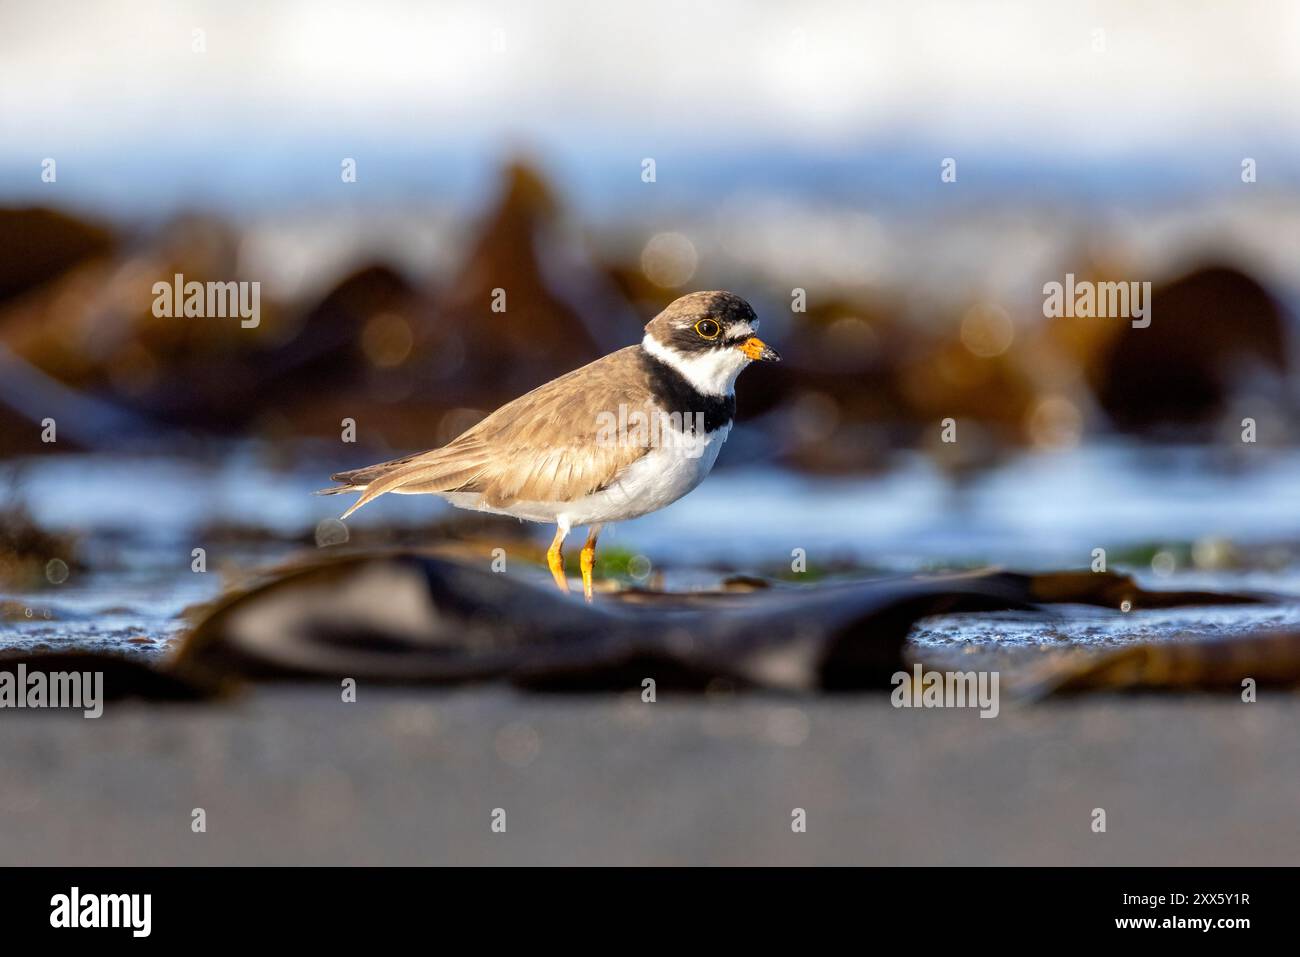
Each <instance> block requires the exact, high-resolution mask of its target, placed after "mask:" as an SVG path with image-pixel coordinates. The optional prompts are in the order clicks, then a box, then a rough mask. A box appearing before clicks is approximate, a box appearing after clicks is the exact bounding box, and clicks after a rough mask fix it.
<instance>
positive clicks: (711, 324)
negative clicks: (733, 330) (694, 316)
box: [695, 319, 722, 339]
mask: <svg viewBox="0 0 1300 957" xmlns="http://www.w3.org/2000/svg"><path fill="white" fill-rule="evenodd" d="M695 331H696V332H697V333H698V334H699V336H700V338H701V339H716V338H718V336H720V335H722V327H721V326H720V325H718V323H717V322H716V321H715V320H713V319H701V320H700V321H699V322H697V323H696V324H695Z"/></svg>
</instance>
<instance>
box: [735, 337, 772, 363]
mask: <svg viewBox="0 0 1300 957" xmlns="http://www.w3.org/2000/svg"><path fill="white" fill-rule="evenodd" d="M736 348H737V349H739V350H740V351H741V352H743V353H744V354H745V358H747V359H749V360H751V361H753V362H759V361H767V362H780V361H781V356H780V355H778V354H777V351H776V350H775V349H773V348H772V347H771V346H769V345H768V344H767V343H766V342H764V341H763V340H762V339H760V338H758V336H750V337H749V338H748V339H746V340H745V341H744V342H742V343H741V344H740V345H738V346H736Z"/></svg>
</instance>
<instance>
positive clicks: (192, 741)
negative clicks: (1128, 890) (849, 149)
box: [0, 686, 1300, 865]
mask: <svg viewBox="0 0 1300 957" xmlns="http://www.w3.org/2000/svg"><path fill="white" fill-rule="evenodd" d="M1298 729H1300V696H1295V695H1286V694H1275V695H1270V694H1269V693H1267V692H1265V693H1264V694H1263V695H1262V699H1261V701H1260V702H1259V703H1256V704H1252V705H1245V704H1241V703H1240V702H1238V701H1237V700H1236V699H1233V698H1208V697H1183V698H1159V699H1157V698H1150V697H1148V698H1100V697H1098V698H1090V699H1087V700H1078V701H1073V702H1063V703H1053V704H1048V705H1038V706H1034V707H1032V708H1027V709H1020V710H1013V709H1011V708H1009V707H1006V706H1004V709H1003V712H1002V714H1001V716H1000V717H998V718H996V719H993V720H986V719H984V720H982V719H980V718H979V717H978V716H977V714H976V713H975V712H953V711H946V712H941V711H929V712H921V711H906V710H895V709H893V708H891V707H890V705H889V703H888V700H887V699H885V698H882V697H878V696H871V697H817V698H812V697H809V698H781V697H773V696H732V697H724V698H721V699H715V698H710V699H707V700H705V699H701V698H687V699H684V700H683V699H681V698H677V699H676V700H674V699H673V697H672V696H669V695H661V696H660V700H659V702H658V703H656V704H642V703H641V702H640V700H639V698H636V697H629V698H619V697H611V696H599V697H579V696H575V697H542V696H530V695H522V694H516V693H514V692H511V691H508V690H503V689H482V690H471V691H454V692H445V691H442V692H439V691H428V690H411V689H402V690H396V689H370V688H366V687H364V686H363V687H362V689H361V692H360V700H359V701H358V703H356V704H343V703H341V702H340V701H339V696H338V692H337V691H336V690H334V689H331V688H325V687H293V688H280V689H271V690H262V691H259V692H257V693H255V694H253V695H250V696H248V697H246V698H244V699H242V700H241V701H239V702H237V703H235V704H230V705H225V706H209V705H204V706H194V707H183V706H168V707H159V706H146V705H140V704H120V705H116V706H112V705H110V706H109V708H108V710H107V711H106V713H105V715H104V717H103V718H101V719H99V720H97V721H87V720H83V719H81V718H74V717H71V716H68V715H65V714H50V713H41V714H32V713H29V712H28V713H19V712H13V711H10V712H5V713H0V765H2V767H3V772H2V773H0V864H4V865H15V864H99V865H107V864H293V863H301V864H348V863H353V864H363V863H364V864H686V863H694V864H777V863H785V864H812V863H837V864H853V863H861V864H982V863H992V864H1030V863H1036V864H1203V865H1227V864H1295V863H1298V862H1300V827H1297V825H1296V813H1297V802H1298V801H1300V730H1298ZM196 807H201V808H204V809H205V811H206V813H207V832H206V833H202V834H196V833H193V832H192V831H191V812H192V810H193V809H194V808H196ZM796 807H799V808H804V809H806V811H807V818H808V828H807V833H804V834H796V833H792V831H791V811H792V809H793V808H796ZM1097 807H1101V808H1105V810H1106V813H1107V832H1106V833H1105V834H1095V833H1093V832H1092V830H1091V829H1090V823H1091V820H1092V817H1091V812H1092V809H1093V808H1097ZM494 808H503V809H504V810H505V812H506V825H507V830H506V833H504V834H496V833H493V832H492V830H491V828H490V824H491V820H492V812H493V809H494Z"/></svg>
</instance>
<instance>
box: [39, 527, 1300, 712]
mask: <svg viewBox="0 0 1300 957" xmlns="http://www.w3.org/2000/svg"><path fill="white" fill-rule="evenodd" d="M1276 600H1277V599H1276V598H1274V597H1272V596H1263V595H1254V594H1243V593H1228V592H1206V591H1179V592H1172V591H1170V592H1162V591H1150V590H1147V589H1144V588H1142V587H1140V586H1139V585H1138V584H1137V583H1136V582H1134V581H1133V580H1132V579H1131V578H1128V577H1126V576H1123V575H1117V574H1113V573H1100V574H1094V573H1090V572H1074V571H1068V572H1051V573H1043V574H1023V573H1016V572H1009V571H1002V570H986V571H977V572H970V573H963V574H955V575H936V576H916V577H889V578H879V579H869V580H859V581H839V582H822V583H818V584H815V585H790V584H785V583H775V582H772V583H764V582H763V581H761V580H756V579H746V580H745V581H744V583H743V587H735V588H723V589H718V590H714V591H695V592H663V591H651V590H645V589H629V590H626V591H622V592H615V593H612V594H607V595H602V596H600V598H599V599H598V600H597V602H596V603H595V604H593V605H590V606H589V605H586V604H584V603H583V602H581V601H577V600H574V599H573V598H572V597H569V596H565V595H562V594H560V593H558V592H556V591H554V590H553V589H551V588H550V587H549V586H546V587H543V586H542V585H541V584H540V583H537V582H534V581H532V580H531V578H530V577H521V576H518V575H510V574H505V573H496V572H493V571H491V570H490V569H489V568H488V567H487V565H486V563H476V562H469V561H465V560H462V559H458V558H451V557H446V556H440V555H434V554H426V553H420V552H412V551H393V552H388V553H373V552H371V553H358V554H344V555H339V556H314V557H313V558H312V560H310V561H308V562H305V563H301V564H298V565H295V566H291V567H287V568H282V569H277V570H274V571H272V572H268V573H266V574H264V575H263V576H262V577H261V579H260V580H258V581H256V582H254V583H252V584H251V585H248V586H246V587H243V588H241V589H238V590H234V591H232V592H230V593H228V594H227V595H225V596H223V597H222V598H221V599H219V600H218V601H216V602H214V603H213V604H212V605H210V606H208V607H205V608H203V609H201V610H200V611H199V612H198V613H197V615H196V616H195V624H194V626H193V627H192V628H191V629H190V631H189V632H188V633H187V634H186V635H185V636H184V638H183V639H182V641H181V644H180V646H179V648H178V650H177V652H176V654H175V655H174V656H173V657H172V658H171V659H170V660H168V661H167V662H166V663H165V664H163V665H161V666H160V669H159V671H158V672H157V674H153V673H152V672H150V669H149V667H148V666H145V665H142V664H140V663H138V662H133V663H130V664H129V665H120V666H114V667H115V670H114V671H113V674H111V675H110V676H108V680H107V686H108V694H109V697H110V698H111V697H114V696H117V697H120V696H122V695H126V694H131V693H137V694H140V695H142V696H144V697H171V698H176V697H185V696H186V695H185V694H184V693H182V692H183V691H185V690H186V689H187V690H188V692H189V693H190V694H193V695H196V696H205V695H208V694H214V693H219V692H220V691H223V690H230V689H232V688H234V687H237V686H239V685H242V684H244V683H248V682H271V681H283V680H320V681H332V682H338V681H340V680H342V679H346V678H351V679H354V680H356V681H358V682H369V683H402V684H428V685H457V684H467V683H472V682H507V683H510V684H513V685H515V686H517V687H521V688H528V689H533V690H538V691H541V690H547V691H621V690H628V689H636V688H640V687H641V683H642V682H643V681H644V680H645V679H647V678H651V679H654V681H655V683H656V686H657V687H658V688H659V689H664V690H666V689H677V690H682V691H702V690H704V689H707V688H709V687H712V686H715V684H717V683H722V684H724V685H725V686H727V687H733V688H736V689H767V690H772V691H781V692H792V693H812V692H826V691H869V690H882V691H883V690H888V689H889V688H890V687H891V678H892V677H893V676H894V675H896V674H897V673H898V672H899V671H906V670H909V669H911V668H912V666H913V665H914V664H916V663H917V662H918V661H919V660H920V659H921V658H923V657H925V655H926V653H927V651H926V649H922V648H918V647H917V646H914V645H911V644H909V643H908V641H907V638H908V635H909V634H910V633H911V632H912V630H913V628H914V627H915V626H916V624H917V623H918V622H919V621H921V620H922V619H925V618H929V617H932V616H937V615H952V614H963V613H971V614H979V613H991V612H1000V611H1017V612H1020V613H1028V614H1042V615H1043V619H1044V623H1045V624H1046V623H1048V622H1050V621H1052V620H1053V618H1052V612H1051V606H1054V605H1062V604H1086V605H1094V606H1101V607H1108V608H1116V609H1121V608H1122V609H1126V610H1129V609H1142V608H1168V607H1173V606H1175V605H1196V604H1206V605H1209V604H1215V605H1224V604H1242V603H1250V602H1260V601H1276ZM82 657H83V658H84V657H86V656H82ZM14 660H17V659H14ZM23 660H24V661H26V662H27V664H28V668H29V670H30V669H31V668H32V667H33V666H35V667H44V666H47V663H43V660H42V659H40V658H39V657H38V658H36V659H33V658H32V657H31V656H26V657H25V658H23ZM48 664H49V665H50V666H52V664H53V663H48ZM159 675H161V676H162V677H163V678H164V679H165V682H164V684H162V685H159V684H156V683H154V684H150V682H151V681H153V679H154V678H157V677H158V676H159ZM146 677H148V679H149V680H145V679H146ZM1247 677H1249V678H1254V679H1255V680H1256V681H1257V682H1258V683H1260V684H1280V685H1286V684H1296V683H1300V635H1295V634H1291V635H1270V636H1267V637H1259V636H1249V635H1248V636H1243V637H1239V638H1235V639H1231V640H1226V639H1225V640H1215V641H1191V642H1182V643H1180V642H1175V641H1161V642H1158V643H1143V644H1135V645H1134V646H1132V647H1128V648H1123V649H1120V650H1117V651H1112V652H1105V653H1102V654H1100V655H1080V656H1072V657H1071V658H1070V659H1069V660H1068V661H1065V662H1063V663H1062V662H1054V663H1053V664H1052V666H1051V669H1050V670H1049V671H1047V672H1042V671H1038V672H1031V670H1030V669H1025V672H1024V674H1023V675H1022V676H1017V675H1015V674H1011V675H1007V676H1006V679H1007V690H1008V691H1009V692H1010V693H1011V694H1012V696H1013V697H1015V696H1016V695H1017V694H1023V695H1025V696H1026V697H1031V698H1032V697H1039V696H1042V695H1045V694H1051V693H1058V692H1075V691H1083V690H1098V689H1118V688H1159V689H1165V690H1170V689H1180V688H1225V689H1226V688H1238V687H1240V685H1241V682H1242V680H1243V679H1245V678H1247ZM1018 678H1020V679H1021V680H1017V679H1018ZM137 686H138V687H137ZM164 690H165V691H166V693H165V694H164V693H163V692H164Z"/></svg>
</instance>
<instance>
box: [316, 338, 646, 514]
mask: <svg viewBox="0 0 1300 957" xmlns="http://www.w3.org/2000/svg"><path fill="white" fill-rule="evenodd" d="M639 350H640V347H639V346H629V347H628V348H626V349H620V350H619V351H618V352H614V353H611V354H610V355H607V356H605V357H604V358H601V359H597V360H596V361H595V362H593V363H591V364H589V365H586V366H583V367H582V368H581V369H576V370H574V371H573V372H570V373H568V374H567V375H562V376H560V377H559V378H558V379H553V380H551V381H550V382H548V383H546V384H545V385H543V386H539V387H538V388H536V389H534V390H533V391H532V392H529V393H528V394H526V395H522V396H520V397H519V398H518V399H515V400H514V401H513V402H509V403H507V404H506V405H503V406H502V407H501V408H499V409H497V411H495V412H493V413H492V414H491V415H489V416H488V417H487V418H485V419H484V420H483V421H482V422H480V423H478V425H476V426H474V427H473V428H471V429H469V430H468V431H466V432H465V433H463V434H462V435H460V436H458V437H457V438H455V439H453V440H452V441H451V442H449V443H447V444H446V445H444V446H443V447H442V448H439V449H433V450H431V451H428V452H422V453H420V454H419V455H413V456H407V457H406V458H402V459H395V460H393V461H392V462H386V463H383V464H382V465H375V466H370V467H369V468H365V469H358V470H356V471H354V472H342V473H340V474H339V475H336V476H335V478H336V479H337V480H339V481H342V482H347V483H348V484H349V485H356V486H361V485H364V486H365V491H364V493H363V494H362V496H361V498H359V499H358V500H357V501H356V503H355V504H354V505H353V506H352V507H351V508H350V509H348V510H347V512H345V513H344V515H343V517H344V518H347V516H348V515H351V514H352V513H353V512H354V511H356V510H357V509H358V508H360V507H361V506H362V505H364V504H366V503H367V502H369V501H371V500H372V499H374V498H377V497H378V496H380V495H383V494H384V493H385V492H393V491H397V490H399V489H400V490H401V491H402V492H406V493H411V492H471V493H478V494H480V495H482V497H483V502H484V504H485V505H489V506H492V507H493V508H504V507H506V506H509V505H511V504H513V503H514V502H520V501H534V502H568V501H573V500H574V499H577V498H581V497H582V496H584V495H588V494H590V493H591V492H595V491H597V490H598V489H600V488H603V487H605V486H607V485H609V484H610V483H611V482H614V481H615V480H616V479H617V478H618V476H619V474H620V473H621V472H622V471H623V470H624V469H626V468H627V467H628V466H629V465H631V464H632V463H633V462H635V461H636V460H637V459H639V458H641V457H642V456H643V455H645V453H646V452H647V451H648V448H647V447H646V446H645V445H642V444H632V443H628V442H620V441H610V439H611V438H616V436H611V435H610V434H609V425H610V422H611V421H612V419H611V417H613V419H615V420H616V419H617V417H618V415H619V406H620V405H622V406H624V407H625V408H626V410H627V414H628V415H630V414H631V413H632V412H633V411H635V410H645V411H647V412H648V411H649V410H650V403H651V401H652V396H651V393H650V390H649V387H648V385H647V382H646V377H645V374H644V372H643V371H642V369H641V363H640V351H639Z"/></svg>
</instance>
